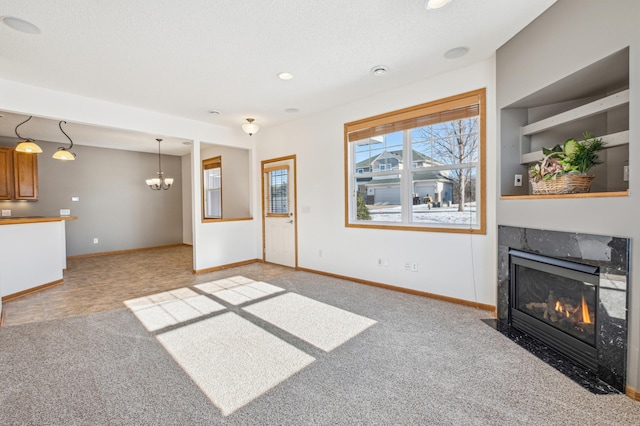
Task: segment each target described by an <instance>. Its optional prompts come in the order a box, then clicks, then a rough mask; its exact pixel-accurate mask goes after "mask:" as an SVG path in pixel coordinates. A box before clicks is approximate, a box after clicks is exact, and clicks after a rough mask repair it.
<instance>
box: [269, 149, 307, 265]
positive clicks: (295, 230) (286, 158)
mask: <svg viewBox="0 0 640 426" xmlns="http://www.w3.org/2000/svg"><path fill="white" fill-rule="evenodd" d="M289 160H291V161H292V162H293V167H292V168H293V189H294V191H293V194H292V196H293V199H292V203H293V217H294V221H293V246H294V248H293V249H294V259H295V260H294V265H295V266H294V268H295V269H298V195H297V193H298V169H297V164H298V163H297V161H296V155H295V154H293V155H287V156H284V157H277V158H270V159H268V160H262V161H261V162H260V183H261V185H260V204H261V206H262V208H261V216H262V261H263V262H266V261H267V235H266V230H265V225H266V224H265V218H266V215H267V212H266V211H265V208H266V206H265V197H266V194H265V186H264V184H265V182H264V169H265V168H268V165H269V164H271V163H278V162H280V161H289Z"/></svg>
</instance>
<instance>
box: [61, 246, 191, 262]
mask: <svg viewBox="0 0 640 426" xmlns="http://www.w3.org/2000/svg"><path fill="white" fill-rule="evenodd" d="M181 246H190V245H189V244H183V243H179V244H168V245H166V246H154V247H143V248H137V249H129V250H116V251H103V252H100V253H87V254H76V255H73V256H67V259H84V258H87V257H99V256H110V255H112V254H125V253H137V252H141V251H149V250H158V249H166V248H172V247H181Z"/></svg>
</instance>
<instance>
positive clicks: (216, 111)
mask: <svg viewBox="0 0 640 426" xmlns="http://www.w3.org/2000/svg"><path fill="white" fill-rule="evenodd" d="M209 114H211V115H220V114H222V113H221V112H220V111H218V110H217V109H210V110H209Z"/></svg>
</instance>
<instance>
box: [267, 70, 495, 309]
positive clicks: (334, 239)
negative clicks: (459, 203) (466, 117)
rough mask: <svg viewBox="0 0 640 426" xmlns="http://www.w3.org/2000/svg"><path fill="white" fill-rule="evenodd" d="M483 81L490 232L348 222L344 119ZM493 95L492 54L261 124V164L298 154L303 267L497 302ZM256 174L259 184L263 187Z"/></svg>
mask: <svg viewBox="0 0 640 426" xmlns="http://www.w3.org/2000/svg"><path fill="white" fill-rule="evenodd" d="M482 87H486V88H487V120H486V122H487V147H486V149H487V154H488V155H487V157H488V163H487V182H486V184H487V234H486V235H474V236H470V235H466V234H464V235H462V234H446V233H433V232H415V231H395V230H373V229H357V228H346V227H345V205H344V188H345V181H344V128H343V125H344V123H347V122H351V121H355V120H358V119H362V118H366V117H370V116H373V115H377V114H381V113H386V112H389V111H393V110H397V109H401V108H406V107H410V106H413V105H417V104H421V103H425V102H430V101H433V100H437V99H441V98H444V97H448V96H452V95H456V94H459V93H463V92H467V91H470V90H475V89H479V88H482ZM494 93H495V88H494V60H493V58H491V59H489V60H486V61H483V62H480V63H477V64H475V65H472V66H469V67H466V68H462V69H459V70H456V71H453V72H450V73H447V74H443V75H439V76H436V77H434V78H431V79H428V80H424V81H422V82H420V83H417V84H412V85H408V86H405V87H402V88H400V89H397V90H394V91H390V92H386V93H384V94H382V95H379V96H374V97H371V98H368V99H363V100H361V101H358V102H354V103H350V104H347V105H344V106H342V107H339V108H335V109H332V110H329V111H326V112H324V113H321V114H318V115H314V116H312V117H309V118H304V119H300V120H297V121H295V122H292V123H288V124H285V125H282V126H279V127H276V128H272V129H264V131H263V132H262V133H261V134H260V136H261V139H260V143H259V144H257V147H256V150H257V154H258V161H257V166H259V162H260V161H261V160H266V159H270V158H276V157H281V156H286V155H293V154H295V155H296V156H297V171H298V176H297V183H298V191H297V197H298V214H297V217H298V266H300V267H303V268H309V269H313V270H319V271H324V272H329V273H334V274H340V275H344V276H348V277H353V278H359V279H364V280H369V281H374V282H378V283H385V284H390V285H394V286H399V287H405V288H409V289H414V290H419V291H424V292H429V293H436V294H439V295H444V296H449V297H455V298H459V299H464V300H470V301H477V302H480V303H485V304H490V305H495V303H496V302H495V299H496V278H495V276H496V222H495V213H494V212H495V208H494V206H495V197H496V188H495V187H496V185H495V182H496V178H495V168H496V162H495V155H494V152H495V150H496V142H495V139H496V138H495V134H496V127H495V122H496V118H495V96H494ZM259 178H260V176H257V179H258V180H259ZM258 180H256V181H255V182H257V186H258V187H259V181H258ZM257 201H258V202H259V199H258V200H257ZM303 212H306V213H303ZM319 250H322V257H320V256H319ZM378 257H385V258H387V259H388V260H389V265H388V266H387V267H380V266H377V258H378ZM405 261H411V262H417V263H418V269H419V270H418V272H417V273H416V272H410V271H406V270H404V267H403V266H404V262H405Z"/></svg>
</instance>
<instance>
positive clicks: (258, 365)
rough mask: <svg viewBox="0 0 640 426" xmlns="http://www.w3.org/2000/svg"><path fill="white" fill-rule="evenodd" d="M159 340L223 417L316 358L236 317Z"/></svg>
mask: <svg viewBox="0 0 640 426" xmlns="http://www.w3.org/2000/svg"><path fill="white" fill-rule="evenodd" d="M157 339H158V340H159V341H160V343H161V344H162V345H163V346H164V347H165V349H166V350H167V351H168V352H169V353H170V354H171V355H172V356H173V358H174V359H175V360H176V362H177V363H178V364H179V365H180V366H181V367H182V368H183V369H184V370H185V372H186V373H187V374H189V376H190V377H191V379H192V380H193V381H194V382H195V383H196V384H197V385H198V386H199V387H200V389H201V390H202V391H203V392H204V393H205V394H206V395H207V397H208V398H209V399H210V400H211V402H213V403H214V404H215V405H216V406H217V407H218V408H220V410H221V412H222V414H223V415H225V416H228V415H229V414H231V413H233V412H234V411H236V410H237V409H239V408H240V407H242V406H244V405H245V404H247V403H249V402H251V401H252V400H253V399H255V398H257V397H258V396H260V395H262V394H263V393H265V392H266V391H268V390H269V389H271V388H273V387H274V386H276V385H278V384H279V383H281V382H283V381H285V380H286V379H287V378H289V377H291V376H293V375H294V374H295V373H297V372H298V371H300V370H302V369H303V368H304V367H306V366H307V365H309V364H311V363H312V362H313V361H314V360H315V359H314V358H313V357H312V356H310V355H307V354H306V353H304V352H302V351H301V350H299V349H296V348H295V347H293V346H291V345H290V344H288V343H286V342H284V341H282V340H280V339H279V338H277V337H275V336H273V335H272V334H270V333H268V332H266V331H265V330H263V329H261V328H260V327H258V326H256V325H254V324H252V323H251V322H249V321H247V320H245V319H242V318H241V317H239V316H238V315H236V314H234V313H224V314H221V315H219V316H216V317H213V318H208V319H205V320H202V321H199V322H197V323H193V324H188V325H186V326H184V327H180V328H178V329H175V330H171V331H168V332H166V333H162V334H160V335H158V336H157Z"/></svg>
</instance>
